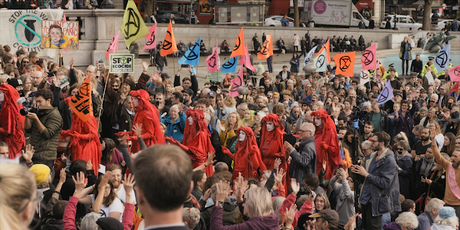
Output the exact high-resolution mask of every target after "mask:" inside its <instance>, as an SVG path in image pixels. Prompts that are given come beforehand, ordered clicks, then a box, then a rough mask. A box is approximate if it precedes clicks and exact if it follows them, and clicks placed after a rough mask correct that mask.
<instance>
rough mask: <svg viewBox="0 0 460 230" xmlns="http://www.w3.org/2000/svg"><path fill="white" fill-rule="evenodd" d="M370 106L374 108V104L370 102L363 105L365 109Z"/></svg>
mask: <svg viewBox="0 0 460 230" xmlns="http://www.w3.org/2000/svg"><path fill="white" fill-rule="evenodd" d="M368 106H370V107H371V108H372V103H371V102H370V101H366V102H364V103H363V108H366V107H368Z"/></svg>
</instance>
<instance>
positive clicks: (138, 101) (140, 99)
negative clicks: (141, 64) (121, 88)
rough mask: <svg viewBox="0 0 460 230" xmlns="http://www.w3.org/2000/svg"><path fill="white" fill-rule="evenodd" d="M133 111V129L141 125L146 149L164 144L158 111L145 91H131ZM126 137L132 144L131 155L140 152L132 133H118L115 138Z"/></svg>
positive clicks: (137, 142)
mask: <svg viewBox="0 0 460 230" xmlns="http://www.w3.org/2000/svg"><path fill="white" fill-rule="evenodd" d="M130 94H131V96H132V100H133V104H134V107H135V108H136V109H135V112H136V113H135V115H134V120H133V127H134V126H138V125H142V135H141V137H142V140H144V142H145V145H146V146H147V147H149V146H151V145H154V144H166V141H165V138H164V135H163V131H162V129H161V123H160V116H159V114H160V113H159V112H158V109H157V108H156V107H155V106H154V105H152V104H151V103H150V102H149V93H147V91H145V90H143V89H140V90H132V91H131V92H130ZM126 134H127V135H128V138H127V139H126V140H127V141H131V142H132V147H131V153H137V152H139V151H140V150H141V148H140V146H139V141H138V139H137V136H136V133H135V132H134V131H126V132H118V133H116V135H117V136H124V135H126Z"/></svg>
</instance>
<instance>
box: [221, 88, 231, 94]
mask: <svg viewBox="0 0 460 230" xmlns="http://www.w3.org/2000/svg"><path fill="white" fill-rule="evenodd" d="M222 92H223V93H229V92H230V91H228V89H227V88H223V89H222Z"/></svg>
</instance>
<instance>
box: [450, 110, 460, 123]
mask: <svg viewBox="0 0 460 230" xmlns="http://www.w3.org/2000/svg"><path fill="white" fill-rule="evenodd" d="M449 121H450V122H459V121H460V113H459V112H458V111H455V112H453V113H451V114H450V118H449Z"/></svg>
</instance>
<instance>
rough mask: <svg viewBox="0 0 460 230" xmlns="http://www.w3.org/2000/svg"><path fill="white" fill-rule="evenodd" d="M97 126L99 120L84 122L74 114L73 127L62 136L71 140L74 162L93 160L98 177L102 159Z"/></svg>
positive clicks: (63, 131)
mask: <svg viewBox="0 0 460 230" xmlns="http://www.w3.org/2000/svg"><path fill="white" fill-rule="evenodd" d="M66 101H68V100H66ZM97 126H98V124H97V120H96V118H95V117H94V116H91V118H90V119H89V120H87V121H85V122H84V121H82V120H81V119H80V118H79V117H78V115H76V114H75V113H73V112H72V126H70V129H69V130H62V131H61V136H63V137H70V138H71V139H70V143H69V147H68V148H69V153H70V154H71V160H72V162H74V161H76V160H84V161H86V162H88V161H89V160H91V163H92V164H93V170H94V173H95V174H96V175H97V172H98V170H99V164H101V157H102V151H101V142H100V141H99V133H98V129H97Z"/></svg>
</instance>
